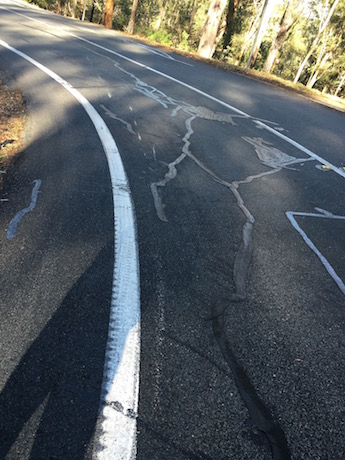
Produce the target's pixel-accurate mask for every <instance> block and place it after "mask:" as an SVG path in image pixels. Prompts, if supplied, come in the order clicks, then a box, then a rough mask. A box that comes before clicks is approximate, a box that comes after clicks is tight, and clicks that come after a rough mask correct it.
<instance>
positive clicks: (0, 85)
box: [0, 79, 26, 186]
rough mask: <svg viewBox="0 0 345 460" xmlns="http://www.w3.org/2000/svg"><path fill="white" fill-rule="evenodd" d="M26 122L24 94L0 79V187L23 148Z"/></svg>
mask: <svg viewBox="0 0 345 460" xmlns="http://www.w3.org/2000/svg"><path fill="white" fill-rule="evenodd" d="M25 122H26V105H25V100H24V98H23V95H22V93H21V92H20V90H19V89H17V88H10V87H9V86H8V85H7V84H6V83H5V82H4V81H2V80H1V79H0V186H1V184H2V180H3V178H4V175H5V174H6V170H7V168H8V167H9V166H10V164H11V161H12V159H13V158H14V156H15V155H16V154H17V153H18V152H19V151H20V150H21V148H22V139H23V138H22V134H23V131H24V127H25Z"/></svg>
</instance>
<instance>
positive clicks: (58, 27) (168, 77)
mask: <svg viewBox="0 0 345 460" xmlns="http://www.w3.org/2000/svg"><path fill="white" fill-rule="evenodd" d="M4 9H5V8H4ZM9 11H11V12H12V13H14V14H18V15H20V16H24V17H26V18H27V19H30V20H32V21H35V22H41V23H42V24H45V25H48V26H49V27H51V25H50V24H48V23H46V22H44V21H40V20H39V19H34V18H30V16H26V15H24V14H22V13H18V12H16V11H12V10H9ZM53 27H54V28H56V29H60V30H63V31H64V33H66V34H67V35H70V36H71V37H74V38H76V39H77V40H80V41H83V42H85V43H88V44H89V45H91V46H94V47H96V48H99V49H101V50H103V51H106V52H107V53H110V54H113V55H114V56H117V57H119V58H121V59H124V60H125V61H128V62H131V63H132V64H135V65H137V66H139V67H142V68H143V69H145V70H148V71H150V72H153V73H155V74H157V75H160V76H161V77H164V78H166V79H168V80H170V81H173V82H174V83H177V84H179V85H181V86H184V87H185V88H187V89H189V90H191V91H193V92H195V93H197V94H200V95H201V96H203V97H205V98H207V99H210V100H211V101H213V102H216V103H217V104H220V105H222V106H223V107H226V108H227V109H229V110H232V111H233V112H235V113H237V114H239V115H242V116H243V117H245V118H248V119H252V120H253V122H254V123H256V124H258V125H260V126H261V127H262V128H264V129H266V130H267V131H269V132H270V133H272V134H273V135H274V136H277V137H279V138H280V139H281V140H283V141H285V142H287V143H289V144H290V145H293V146H294V147H296V148H297V149H298V150H300V151H301V152H304V153H306V154H307V155H309V156H310V157H311V158H314V159H315V160H317V161H318V162H320V163H321V164H323V165H325V166H329V167H330V168H331V169H332V170H333V171H334V172H335V173H336V174H338V175H339V176H341V177H344V178H345V171H343V170H342V169H340V168H338V167H336V166H335V165H333V164H332V163H330V162H329V161H328V160H325V159H324V158H322V157H321V156H319V155H317V154H316V153H314V152H312V151H311V150H309V149H307V148H306V147H304V146H303V145H302V144H300V143H298V142H296V141H294V140H293V139H291V138H289V137H287V136H285V135H284V134H281V133H280V132H278V131H276V130H275V129H273V128H271V127H270V126H267V125H266V124H265V123H262V122H261V121H258V120H256V119H254V117H252V116H251V115H249V114H248V113H246V112H243V111H242V110H240V109H238V108H237V107H234V106H233V105H230V104H228V103H227V102H224V101H222V100H221V99H218V98H217V97H215V96H211V95H210V94H208V93H205V92H204V91H202V90H200V89H198V88H195V87H194V86H191V85H189V84H188V83H184V82H183V81H181V80H178V79H177V78H174V77H171V76H170V75H168V74H166V73H163V72H160V71H159V70H156V69H154V68H153V67H150V66H147V65H145V64H142V63H141V62H138V61H135V60H134V59H131V58H129V57H127V56H125V55H123V54H121V53H117V52H116V51H113V50H111V49H109V48H106V47H105V46H102V45H98V44H97V43H95V42H92V41H91V40H87V39H86V38H83V37H80V36H79V35H76V34H74V33H73V32H68V31H66V30H65V29H63V28H62V27H60V26H53Z"/></svg>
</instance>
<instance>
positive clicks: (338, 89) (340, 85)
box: [334, 75, 345, 96]
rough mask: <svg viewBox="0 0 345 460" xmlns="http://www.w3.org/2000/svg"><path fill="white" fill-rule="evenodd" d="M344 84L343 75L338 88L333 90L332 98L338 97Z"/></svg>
mask: <svg viewBox="0 0 345 460" xmlns="http://www.w3.org/2000/svg"><path fill="white" fill-rule="evenodd" d="M344 83H345V75H343V76H342V77H341V80H340V83H339V85H338V88H337V89H336V90H335V93H334V96H338V94H339V93H340V91H341V88H342V87H343V85H344Z"/></svg>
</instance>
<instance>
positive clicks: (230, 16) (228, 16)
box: [223, 0, 240, 49]
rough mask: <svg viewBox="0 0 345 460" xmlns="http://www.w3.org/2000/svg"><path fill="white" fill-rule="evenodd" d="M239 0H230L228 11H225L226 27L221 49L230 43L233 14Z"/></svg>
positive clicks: (232, 29)
mask: <svg viewBox="0 0 345 460" xmlns="http://www.w3.org/2000/svg"><path fill="white" fill-rule="evenodd" d="M239 4H240V0H230V1H229V5H228V12H227V13H226V29H225V32H224V40H223V49H226V47H227V46H229V45H230V43H231V39H232V36H233V35H234V31H235V30H234V21H233V19H234V16H235V14H236V11H237V10H238V7H239Z"/></svg>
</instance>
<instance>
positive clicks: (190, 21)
mask: <svg viewBox="0 0 345 460" xmlns="http://www.w3.org/2000/svg"><path fill="white" fill-rule="evenodd" d="M197 8H198V0H194V3H193V8H192V12H191V15H190V19H189V24H188V29H187V34H188V35H189V34H190V31H191V30H192V25H193V22H194V16H195V13H196V10H197Z"/></svg>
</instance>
